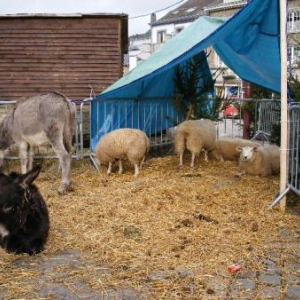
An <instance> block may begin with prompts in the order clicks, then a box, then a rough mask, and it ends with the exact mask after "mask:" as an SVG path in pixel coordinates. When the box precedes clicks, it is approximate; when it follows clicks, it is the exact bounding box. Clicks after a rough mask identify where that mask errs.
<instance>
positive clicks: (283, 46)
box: [278, 0, 288, 211]
mask: <svg viewBox="0 0 300 300" xmlns="http://www.w3.org/2000/svg"><path fill="white" fill-rule="evenodd" d="M278 1H279V5H280V7H279V9H280V57H281V151H280V193H283V194H284V192H285V190H286V187H287V174H288V165H287V153H288V152H287V149H288V103H287V92H288V91H287V82H288V81H287V29H286V21H287V1H286V0H278ZM285 206H286V196H285V195H284V196H283V197H282V199H281V201H280V208H281V210H283V211H284V210H285Z"/></svg>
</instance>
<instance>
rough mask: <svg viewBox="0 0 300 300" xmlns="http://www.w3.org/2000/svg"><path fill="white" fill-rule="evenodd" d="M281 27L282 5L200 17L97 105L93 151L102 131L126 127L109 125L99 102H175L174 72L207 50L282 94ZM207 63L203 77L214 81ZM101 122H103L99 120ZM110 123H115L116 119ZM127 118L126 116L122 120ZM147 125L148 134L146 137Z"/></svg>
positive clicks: (268, 0) (264, 0)
mask: <svg viewBox="0 0 300 300" xmlns="http://www.w3.org/2000/svg"><path fill="white" fill-rule="evenodd" d="M279 22H280V12H279V0H252V1H249V2H248V3H247V5H245V6H244V7H243V8H242V9H241V10H240V11H238V12H237V13H236V14H235V15H234V16H232V17H231V18H221V17H218V18H217V17H209V16H201V17H200V18H199V19H197V20H196V21H194V22H193V23H192V24H191V25H189V26H188V27H187V28H186V29H184V30H183V31H181V32H180V33H179V34H178V35H176V36H175V37H174V38H172V39H171V40H170V41H168V42H167V43H165V44H164V45H163V46H161V47H160V48H159V49H158V50H157V51H156V52H155V53H154V54H153V55H151V56H150V57H149V58H148V59H147V60H146V61H144V62H143V63H141V64H139V65H138V66H137V67H136V68H135V69H133V70H132V71H130V72H129V73H127V74H126V75H125V76H124V77H122V78H121V79H119V80H118V81H116V82H115V83H114V84H113V85H111V86H110V87H108V88H107V89H106V90H104V91H103V92H102V93H101V94H100V95H98V96H97V97H96V98H95V99H94V100H93V101H92V117H91V144H92V150H94V149H95V145H96V143H97V141H98V140H99V139H100V138H101V136H102V135H103V132H102V133H101V134H100V133H99V128H100V127H101V128H104V127H105V128H106V129H105V130H106V131H109V130H113V129H116V128H120V127H124V124H122V123H120V118H118V120H117V121H109V119H108V117H107V116H103V114H105V112H104V108H103V107H101V105H99V102H100V103H101V102H104V101H105V100H106V99H113V98H119V99H120V98H127V99H128V98H139V99H142V98H150V97H153V98H154V97H171V96H172V95H173V94H174V72H175V69H176V68H177V67H178V66H180V65H182V64H184V63H185V62H186V61H188V60H190V59H191V58H193V57H195V56H196V55H205V53H204V51H205V49H207V48H208V47H213V48H214V49H215V50H216V52H217V54H218V55H219V56H220V58H221V59H222V61H224V62H225V64H226V65H227V66H228V67H229V68H230V69H232V70H233V71H234V72H235V73H236V74H238V76H239V77H240V78H242V79H244V80H246V81H248V82H251V83H254V84H256V85H259V86H262V87H265V88H267V89H269V90H271V91H273V92H276V93H280V85H281V84H280V82H281V78H280V69H281V68H280V26H279ZM205 63H206V64H205V65H204V67H203V69H202V70H203V76H206V77H211V73H210V71H209V68H208V64H207V61H205ZM124 103H125V102H124ZM139 105H140V103H139ZM162 105H163V104H162ZM133 109H134V108H133ZM102 117H103V118H102ZM149 117H151V116H149ZM101 118H102V119H103V121H99V120H100V119H101ZM110 118H111V120H116V118H113V116H112V115H110ZM125 118H126V115H124V116H123V118H121V119H125ZM96 123H97V126H96V125H95V124H96ZM99 123H105V124H109V126H104V124H99ZM146 125H147V124H144V126H143V130H145V131H146V132H147V130H148V127H147V126H148V125H147V126H146ZM167 126H168V124H165V125H164V128H162V129H165V128H167Z"/></svg>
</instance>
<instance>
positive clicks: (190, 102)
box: [174, 54, 222, 120]
mask: <svg viewBox="0 0 300 300" xmlns="http://www.w3.org/2000/svg"><path fill="white" fill-rule="evenodd" d="M205 67H206V57H203V56H202V55H201V54H199V55H195V56H194V57H193V58H192V59H190V60H189V61H188V62H187V63H185V64H184V65H181V66H178V67H177V68H176V69H175V78H174V81H175V97H174V104H175V107H176V109H177V111H178V113H179V114H180V115H181V116H183V117H184V118H185V119H186V120H189V119H200V118H209V119H216V118H217V117H218V112H219V109H220V106H221V102H222V98H221V95H217V96H216V97H215V98H214V99H213V98H212V95H211V93H212V91H213V90H214V84H215V80H213V79H212V78H207V77H205V76H203V73H204V72H203V70H204V68H205Z"/></svg>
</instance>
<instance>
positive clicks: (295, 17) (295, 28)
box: [287, 8, 300, 32]
mask: <svg viewBox="0 0 300 300" xmlns="http://www.w3.org/2000/svg"><path fill="white" fill-rule="evenodd" d="M287 30H288V32H299V31H300V8H299V9H296V10H291V11H289V13H288V16H287Z"/></svg>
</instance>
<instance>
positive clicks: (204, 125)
mask: <svg viewBox="0 0 300 300" xmlns="http://www.w3.org/2000/svg"><path fill="white" fill-rule="evenodd" d="M216 136H217V132H216V126H215V122H213V121H211V120H208V119H200V120H187V121H184V122H182V123H180V124H179V125H178V126H177V129H176V132H175V151H176V153H177V154H178V155H179V166H180V167H182V165H183V154H184V151H185V150H186V149H187V150H189V151H190V152H191V154H192V157H191V164H190V166H191V168H193V167H194V165H195V157H196V155H199V153H200V152H201V151H203V152H204V158H205V160H206V161H207V160H208V158H207V151H209V150H211V149H212V148H213V147H214V145H215V142H216Z"/></svg>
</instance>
